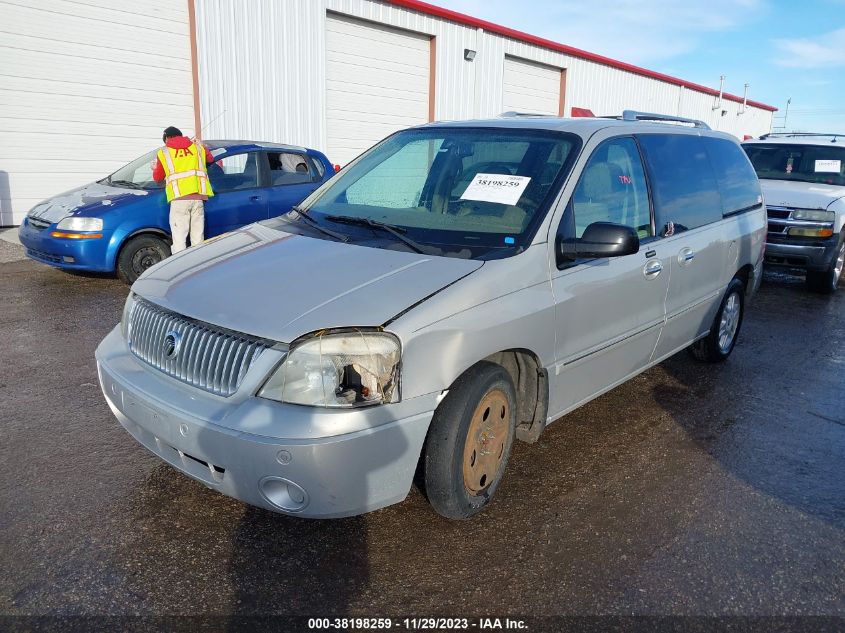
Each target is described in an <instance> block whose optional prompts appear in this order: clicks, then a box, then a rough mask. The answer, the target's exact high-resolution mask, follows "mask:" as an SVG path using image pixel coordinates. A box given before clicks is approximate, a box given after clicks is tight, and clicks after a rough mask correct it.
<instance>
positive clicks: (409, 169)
mask: <svg viewBox="0 0 845 633" xmlns="http://www.w3.org/2000/svg"><path fill="white" fill-rule="evenodd" d="M579 147H580V141H579V139H578V137H577V136H574V135H571V134H565V133H558V132H552V131H548V130H543V131H536V130H518V129H503V128H459V127H436V128H419V129H413V130H405V131H402V132H399V133H397V134H394V135H393V136H391V137H389V138H387V139H386V140H384V141H382V142H381V143H380V144H378V145H376V146H375V147H374V148H372V149H371V150H369V151H368V152H366V153H365V154H363V155H362V156H361V157H359V158H358V159H356V160H355V161H354V162H353V163H351V164H350V165H348V166H347V167H346V168H344V169H343V170H341V171H340V173H338V175H337V176H335V177H334V178H333V179H332V180H330V181H329V183H328V184H327V185H325V186H324V187H322V188H321V189H319V190H317V191H316V192H315V193H314V194H312V195H311V196H310V197H309V198H307V199H306V200H305V201H304V202H303V204H302V205H301V206H302V207H303V208H304V209H306V211H307V212H308V215H309V216H310V218H311V219H313V220H316V221H318V222H319V223H320V225H321V226H323V227H326V228H331V229H332V230H333V231H335V232H343V233H345V234H347V235H349V236H350V237H354V236H356V235H361V234H362V233H363V232H366V233H368V234H369V233H378V235H379V238H380V239H386V240H392V239H394V240H395V235H396V233H395V232H394V233H393V234H392V235H393V236H394V237H393V238H391V234H389V232H388V231H386V230H384V229H383V228H382V227H378V226H375V225H376V224H378V223H382V224H388V225H390V227H391V228H392V229H394V230H398V231H400V232H401V234H402V236H404V237H407V238H409V239H410V240H412V241H413V242H415V243H416V244H417V245H420V244H422V245H427V246H432V247H435V248H436V249H440V250H442V251H443V254H444V255H452V256H458V257H472V258H493V257H507V256H509V255H513V254H515V253H517V252H520V251H521V250H522V249H523V248H524V247H526V246H527V245H528V244H529V243H530V240H531V238H532V237H533V235H534V233H535V232H536V230H537V227H538V225H539V224H540V223H541V222H542V220H543V217H544V216H545V214H546V212H547V210H548V208H549V206H550V205H551V203H552V202H553V199H554V194H555V192H556V191H557V190H558V189H559V188H560V185H561V183H562V181H563V179H564V178H565V175H566V173H568V171H569V169H570V168H571V165H572V162H573V161H574V159H575V157H576V155H577V153H578V152H577V150H578V149H579ZM455 251H457V252H455ZM433 252H436V251H433Z"/></svg>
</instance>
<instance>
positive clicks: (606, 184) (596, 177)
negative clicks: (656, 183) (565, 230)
mask: <svg viewBox="0 0 845 633" xmlns="http://www.w3.org/2000/svg"><path fill="white" fill-rule="evenodd" d="M571 212H572V213H573V215H574V216H575V237H581V236H582V235H583V234H584V229H586V228H587V226H589V225H590V224H592V223H593V222H615V223H616V224H624V225H626V226H630V227H632V228H634V229H636V230H637V233H638V234H639V236H640V239H642V238H645V237H650V236H651V235H652V230H651V208H650V206H649V201H648V186H647V184H646V179H645V172H644V171H643V165H642V160H641V159H640V152H639V149H638V148H637V143H636V141H634V139H633V138H630V137H625V138H615V139H611V140H609V141H606V142H605V143H603V144H602V145H600V146H599V147H598V149H596V151H595V152H593V155H592V156H590V160H589V162H588V163H587V165H586V167H584V171H583V173H582V174H581V180H580V181H579V182H578V185H577V186H576V187H575V191H574V192H573V194H572V204H571Z"/></svg>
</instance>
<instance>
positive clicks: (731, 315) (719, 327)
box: [689, 277, 745, 363]
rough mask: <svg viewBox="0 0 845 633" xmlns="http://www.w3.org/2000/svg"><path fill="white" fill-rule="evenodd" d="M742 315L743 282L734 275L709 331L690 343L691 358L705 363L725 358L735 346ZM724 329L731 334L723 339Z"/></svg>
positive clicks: (743, 302) (717, 361) (743, 311)
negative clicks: (723, 319)
mask: <svg viewBox="0 0 845 633" xmlns="http://www.w3.org/2000/svg"><path fill="white" fill-rule="evenodd" d="M732 302H736V303H732ZM735 310H738V312H736V311H735ZM744 315H745V284H744V283H743V281H742V280H741V279H738V278H736V277H734V278H733V279H732V280H731V283H729V284H728V289H727V290H726V291H725V296H724V297H722V303H721V305H720V306H719V310H718V312H716V318H715V319H713V325H711V326H710V332H709V333H708V334H707V336H705V337H704V338H703V339H700V340H698V341H696V342H695V343H693V344H692V345H690V347H689V351H690V354H692V356H693V358H695V359H696V360H700V361H703V362H705V363H721V362H723V361H725V360H727V358H728V356H730V355H731V352H732V351H733V349H734V347H735V346H736V341H737V339H738V338H739V330H740V328H741V327H742V317H743V316H744ZM723 317H725V320H726V322H725V323H723V321H722V318H723ZM723 327H724V328H725V329H723ZM726 331H729V332H732V334H730V336H729V337H728V339H727V340H724V339H723V338H722V337H723V336H724V335H725V334H726Z"/></svg>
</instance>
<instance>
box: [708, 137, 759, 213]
mask: <svg viewBox="0 0 845 633" xmlns="http://www.w3.org/2000/svg"><path fill="white" fill-rule="evenodd" d="M702 140H703V141H704V148H705V149H706V150H707V155H708V156H709V157H710V164H711V165H713V171H715V172H716V181H717V182H718V184H719V193H720V194H721V195H722V215H723V216H725V217H727V216H730V215H735V214H737V213H742V212H744V211H751V210H752V209H757V208H759V207H760V205H761V204H762V203H763V197H762V194H761V192H760V181H758V180H757V172H755V171H754V167H752V165H751V161H750V160H748V156H746V154H745V152H743V151H742V148H740V146H739V145H737V144H736V143H734V142H733V141H729V140H728V139H725V138H714V137H711V136H705V137H703V138H702Z"/></svg>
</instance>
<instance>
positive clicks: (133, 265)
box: [117, 235, 170, 285]
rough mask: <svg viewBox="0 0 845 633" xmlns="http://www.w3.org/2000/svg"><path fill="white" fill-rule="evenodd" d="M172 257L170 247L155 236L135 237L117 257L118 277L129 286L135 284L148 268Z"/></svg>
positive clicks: (124, 246)
mask: <svg viewBox="0 0 845 633" xmlns="http://www.w3.org/2000/svg"><path fill="white" fill-rule="evenodd" d="M168 257H170V245H169V244H168V243H167V242H165V241H164V240H163V239H161V238H160V237H156V236H155V235H139V236H137V237H133V238H132V239H130V240H129V241H128V242H126V244H124V245H123V248H121V249H120V254H119V255H118V256H117V276H118V277H120V279H121V281H123V282H124V283H127V284H130V285H131V284H133V283H134V282H135V280H136V279H138V277H140V276H141V273H143V272H144V271H145V270H147V268H149V267H150V266H153V265H155V264H158V263H159V262H160V261H162V260H163V259H167V258H168Z"/></svg>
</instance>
